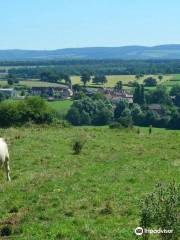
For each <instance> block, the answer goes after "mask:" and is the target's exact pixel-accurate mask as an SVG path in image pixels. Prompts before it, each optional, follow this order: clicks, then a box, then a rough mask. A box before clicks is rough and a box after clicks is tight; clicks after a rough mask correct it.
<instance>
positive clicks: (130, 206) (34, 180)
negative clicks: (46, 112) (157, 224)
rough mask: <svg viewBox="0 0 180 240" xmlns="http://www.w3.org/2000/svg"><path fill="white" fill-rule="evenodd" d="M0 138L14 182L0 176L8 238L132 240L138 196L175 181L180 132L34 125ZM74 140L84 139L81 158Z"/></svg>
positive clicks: (1, 212)
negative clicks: (9, 230)
mask: <svg viewBox="0 0 180 240" xmlns="http://www.w3.org/2000/svg"><path fill="white" fill-rule="evenodd" d="M0 135H1V136H2V137H5V138H6V139H7V141H8V143H9V146H10V147H9V148H10V155H11V168H12V182H11V183H7V182H6V181H5V180H4V178H3V176H2V174H1V175H0V220H1V221H0V228H3V227H4V226H5V225H7V224H9V226H11V227H12V235H11V237H12V238H8V239H17V240H19V239H23V240H27V239H32V240H37V239H38V240H40V239H43V240H46V239H47V240H51V239H52V240H54V239H64V240H65V239H66V240H67V239H68V240H86V239H89V240H104V239H108V240H111V239H112V240H119V239H121V240H130V239H136V237H135V236H134V235H133V229H134V228H135V227H137V226H138V225H139V213H140V200H141V199H142V198H143V197H144V196H145V195H146V193H149V192H151V191H152V190H153V187H154V186H155V184H156V183H157V182H159V181H161V182H164V183H168V182H170V181H171V180H173V179H175V180H176V181H177V182H179V181H180V175H179V170H180V161H179V156H180V131H167V130H164V129H153V133H152V135H149V134H148V129H146V128H141V133H140V134H139V135H138V134H137V133H136V132H135V131H130V130H118V131H117V130H112V129H109V128H108V127H76V128H75V127H72V128H61V127H52V126H51V127H44V128H43V127H40V126H39V127H26V128H25V127H24V128H9V129H1V130H0ZM77 137H79V138H81V139H86V144H85V146H84V149H83V151H82V153H81V154H80V155H74V154H73V152H72V142H73V141H74V139H76V138H77ZM162 149H163V151H162ZM153 239H156V238H153Z"/></svg>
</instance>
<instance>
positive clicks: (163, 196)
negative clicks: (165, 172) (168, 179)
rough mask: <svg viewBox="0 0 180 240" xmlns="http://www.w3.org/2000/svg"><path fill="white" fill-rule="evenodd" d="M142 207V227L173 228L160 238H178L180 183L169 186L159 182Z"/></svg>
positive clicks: (174, 239)
mask: <svg viewBox="0 0 180 240" xmlns="http://www.w3.org/2000/svg"><path fill="white" fill-rule="evenodd" d="M141 209H142V210H141V220H140V223H141V227H143V228H152V229H153V228H154V229H166V230H173V232H172V233H168V234H161V235H160V238H161V239H172V240H177V239H178V237H179V236H180V224H179V223H180V214H179V213H180V185H179V186H177V185H176V184H175V182H173V183H171V184H169V185H168V186H163V185H162V184H157V186H156V189H155V191H154V192H153V193H151V194H149V195H148V196H147V197H146V198H145V199H144V201H143V204H142V208H141ZM147 237H148V236H147ZM146 239H147V238H146Z"/></svg>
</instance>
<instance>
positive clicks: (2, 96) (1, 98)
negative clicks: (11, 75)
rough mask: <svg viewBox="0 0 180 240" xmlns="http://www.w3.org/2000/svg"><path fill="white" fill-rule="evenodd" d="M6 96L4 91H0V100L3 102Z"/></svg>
mask: <svg viewBox="0 0 180 240" xmlns="http://www.w3.org/2000/svg"><path fill="white" fill-rule="evenodd" d="M5 98H6V96H5V95H4V93H2V92H0V102H2V101H3V100H4V99H5Z"/></svg>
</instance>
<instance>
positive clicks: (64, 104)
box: [47, 100, 73, 118]
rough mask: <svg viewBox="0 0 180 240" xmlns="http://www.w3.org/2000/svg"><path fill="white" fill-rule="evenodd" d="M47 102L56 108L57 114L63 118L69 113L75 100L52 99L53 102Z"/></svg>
mask: <svg viewBox="0 0 180 240" xmlns="http://www.w3.org/2000/svg"><path fill="white" fill-rule="evenodd" d="M47 103H48V105H49V106H50V107H51V108H52V109H54V110H55V111H56V112H57V114H58V115H59V116H60V117H61V118H63V117H64V116H65V115H66V114H67V112H68V110H69V109H70V107H71V105H72V104H73V101H71V100H62V101H52V102H47Z"/></svg>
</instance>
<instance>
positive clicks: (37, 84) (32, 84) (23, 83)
mask: <svg viewBox="0 0 180 240" xmlns="http://www.w3.org/2000/svg"><path fill="white" fill-rule="evenodd" d="M6 85H7V81H5V80H0V86H1V87H4V86H6ZM16 85H21V86H26V87H30V88H31V87H58V86H60V84H58V83H51V82H43V81H40V80H39V79H29V80H24V81H19V83H18V84H16Z"/></svg>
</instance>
